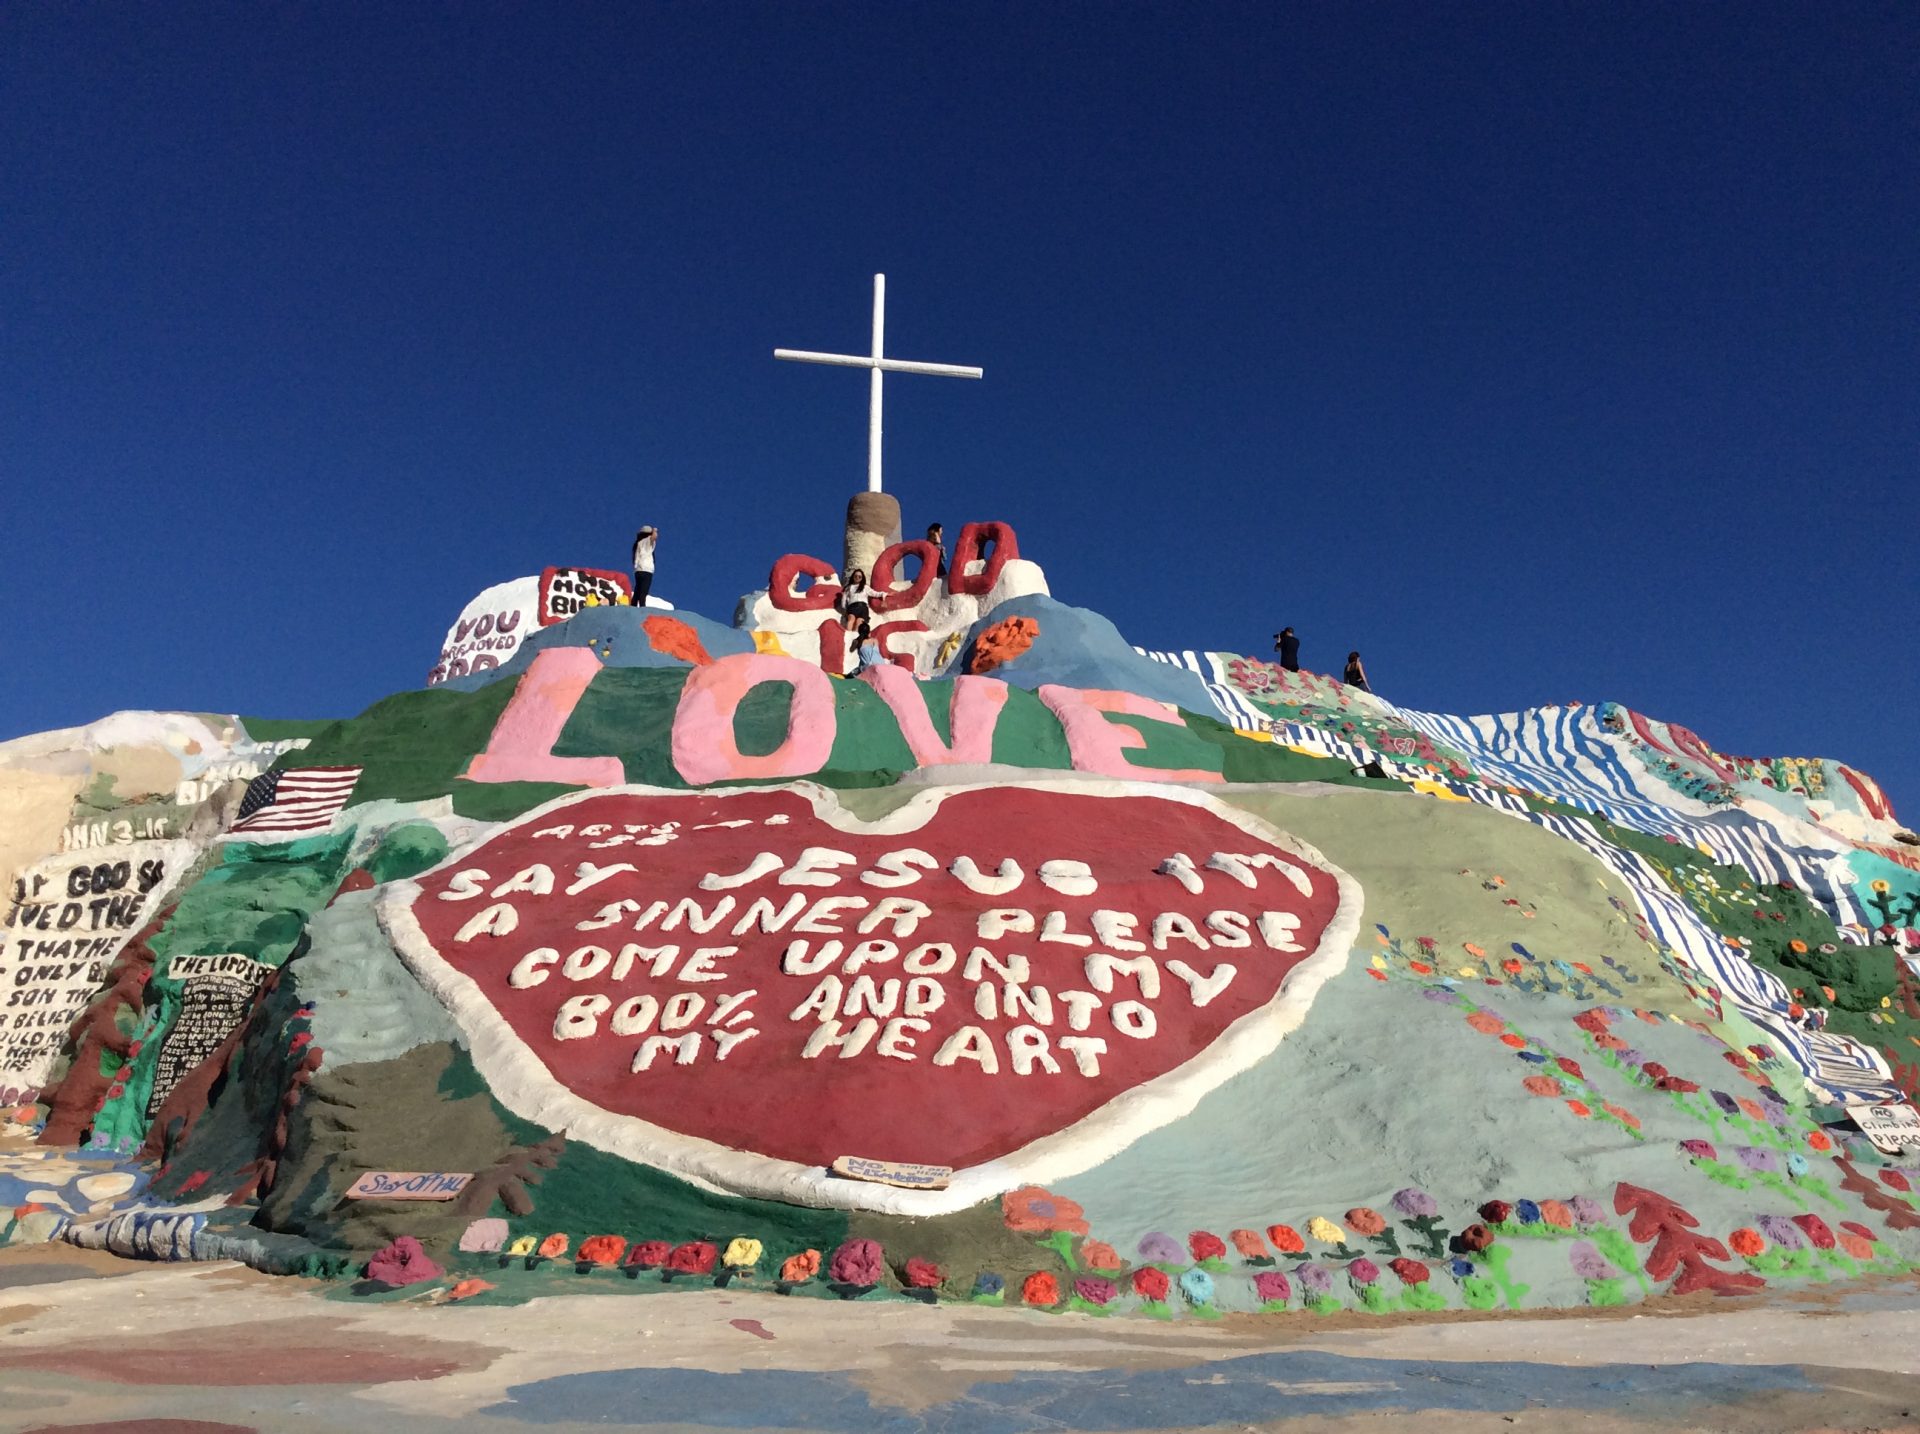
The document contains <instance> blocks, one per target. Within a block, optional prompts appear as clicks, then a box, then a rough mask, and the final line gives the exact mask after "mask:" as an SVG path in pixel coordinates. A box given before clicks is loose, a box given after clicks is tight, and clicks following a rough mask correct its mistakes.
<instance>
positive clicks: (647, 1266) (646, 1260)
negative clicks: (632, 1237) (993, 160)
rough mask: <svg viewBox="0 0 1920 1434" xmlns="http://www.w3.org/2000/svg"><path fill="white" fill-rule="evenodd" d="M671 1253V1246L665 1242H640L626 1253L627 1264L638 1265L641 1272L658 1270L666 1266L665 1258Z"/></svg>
mask: <svg viewBox="0 0 1920 1434" xmlns="http://www.w3.org/2000/svg"><path fill="white" fill-rule="evenodd" d="M672 1253H673V1246H672V1245H669V1244H668V1243H667V1242H666V1241H665V1240H640V1241H637V1242H635V1244H634V1246H633V1248H632V1249H630V1250H628V1251H627V1263H628V1264H629V1265H638V1266H639V1267H640V1268H641V1269H643V1270H653V1269H658V1268H659V1267H660V1266H661V1265H664V1264H666V1262H667V1256H668V1255H671V1254H672Z"/></svg>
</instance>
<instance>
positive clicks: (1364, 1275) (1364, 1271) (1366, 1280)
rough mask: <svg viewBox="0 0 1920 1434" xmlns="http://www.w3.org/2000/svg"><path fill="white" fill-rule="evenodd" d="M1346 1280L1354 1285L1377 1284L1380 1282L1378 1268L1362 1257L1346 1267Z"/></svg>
mask: <svg viewBox="0 0 1920 1434" xmlns="http://www.w3.org/2000/svg"><path fill="white" fill-rule="evenodd" d="M1347 1278H1348V1279H1350V1280H1352V1281H1353V1282H1354V1284H1356V1285H1371V1284H1377V1283H1378V1282H1379V1280H1380V1267H1379V1266H1378V1265H1376V1264H1374V1262H1373V1261H1372V1260H1369V1259H1368V1258H1367V1257H1366V1256H1364V1255H1362V1256H1361V1257H1360V1258H1359V1259H1357V1260H1355V1261H1354V1262H1353V1263H1352V1264H1350V1265H1348V1266H1347Z"/></svg>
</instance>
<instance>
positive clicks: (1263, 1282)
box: [1253, 1270, 1293, 1305]
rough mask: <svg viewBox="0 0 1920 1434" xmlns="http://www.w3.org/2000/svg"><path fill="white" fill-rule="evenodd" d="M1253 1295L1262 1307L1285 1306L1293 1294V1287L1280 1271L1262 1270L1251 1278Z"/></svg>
mask: <svg viewBox="0 0 1920 1434" xmlns="http://www.w3.org/2000/svg"><path fill="white" fill-rule="evenodd" d="M1253 1293H1254V1296H1255V1297H1256V1298H1257V1299H1258V1300H1259V1301H1260V1303H1261V1304H1263V1305H1277V1304H1285V1303H1286V1302H1287V1300H1288V1298H1289V1297H1291V1296H1292V1294H1293V1286H1292V1285H1290V1284H1289V1283H1287V1277H1286V1276H1285V1275H1283V1274H1281V1273H1280V1271H1278V1270H1262V1271H1261V1272H1260V1273H1259V1274H1257V1275H1255V1276H1254V1277H1253Z"/></svg>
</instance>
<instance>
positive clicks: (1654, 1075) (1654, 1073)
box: [1640, 1061, 1672, 1081]
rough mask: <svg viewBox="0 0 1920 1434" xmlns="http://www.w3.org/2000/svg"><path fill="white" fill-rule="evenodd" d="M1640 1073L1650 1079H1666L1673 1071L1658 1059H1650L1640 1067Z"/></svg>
mask: <svg viewBox="0 0 1920 1434" xmlns="http://www.w3.org/2000/svg"><path fill="white" fill-rule="evenodd" d="M1640 1074H1642V1075H1644V1076H1645V1077H1646V1078H1647V1079H1648V1080H1653V1081H1660V1080H1665V1079H1666V1078H1667V1077H1668V1076H1669V1075H1671V1074H1672V1072H1671V1071H1669V1070H1668V1069H1667V1068H1666V1067H1665V1066H1663V1065H1661V1064H1660V1062H1658V1061H1648V1062H1647V1063H1646V1064H1645V1065H1643V1066H1641V1067H1640Z"/></svg>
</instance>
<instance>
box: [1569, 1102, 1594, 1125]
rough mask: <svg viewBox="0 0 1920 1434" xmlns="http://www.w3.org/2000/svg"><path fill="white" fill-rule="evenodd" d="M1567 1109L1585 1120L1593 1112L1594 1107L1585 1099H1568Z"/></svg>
mask: <svg viewBox="0 0 1920 1434" xmlns="http://www.w3.org/2000/svg"><path fill="white" fill-rule="evenodd" d="M1567 1109H1568V1110H1570V1111H1572V1112H1573V1113H1574V1114H1575V1115H1577V1116H1579V1117H1580V1118H1581V1119H1582V1120H1585V1119H1586V1118H1587V1117H1588V1116H1590V1115H1592V1114H1593V1107H1592V1106H1590V1105H1588V1104H1587V1103H1586V1102H1585V1101H1584V1100H1570V1101H1568V1102H1567Z"/></svg>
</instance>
